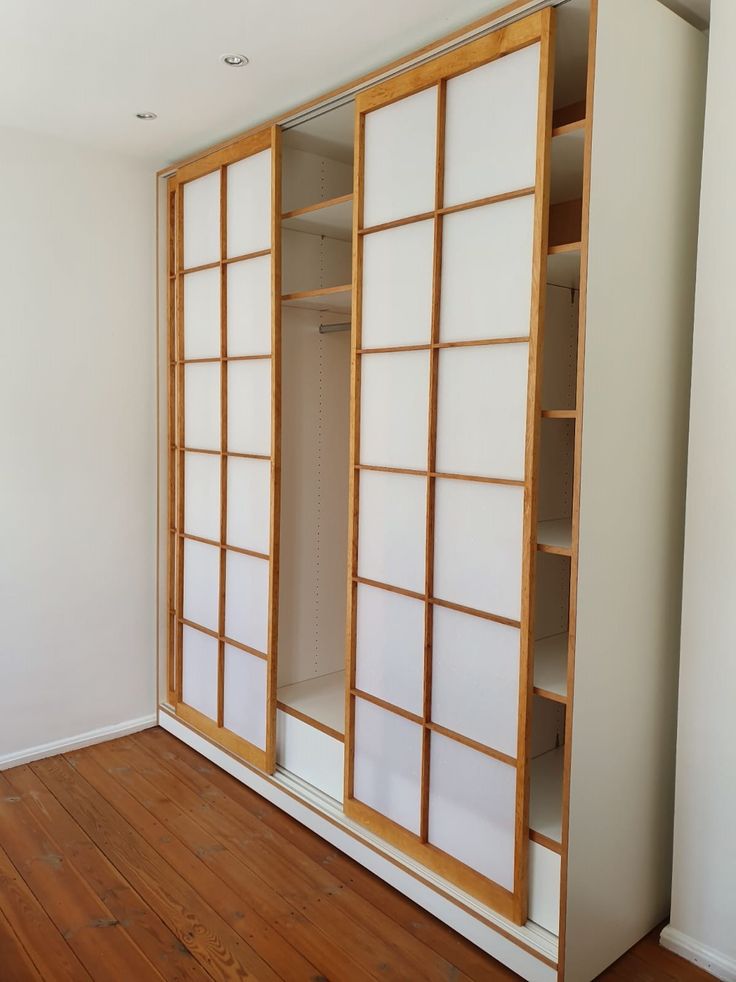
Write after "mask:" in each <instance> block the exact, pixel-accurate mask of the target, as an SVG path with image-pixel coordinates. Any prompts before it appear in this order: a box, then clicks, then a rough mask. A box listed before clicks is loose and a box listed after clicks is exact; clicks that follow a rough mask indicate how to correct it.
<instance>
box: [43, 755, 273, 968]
mask: <svg viewBox="0 0 736 982" xmlns="http://www.w3.org/2000/svg"><path fill="white" fill-rule="evenodd" d="M31 769H32V770H33V772H34V773H35V774H37V775H38V777H39V778H40V779H41V780H42V781H43V783H44V784H45V785H46V787H47V788H49V790H50V791H52V792H53V794H54V796H55V797H56V798H57V799H58V800H59V801H60V802H61V804H62V805H63V806H64V807H65V808H66V810H67V811H68V812H69V813H70V815H71V816H72V817H73V818H74V819H75V821H77V822H78V824H79V825H80V826H81V827H82V828H83V829H84V830H85V832H86V833H87V834H88V835H89V837H90V838H91V839H92V841H93V842H94V843H95V844H96V845H97V846H98V847H99V848H100V849H101V850H102V851H103V852H104V853H105V854H106V855H107V856H108V857H109V858H110V860H111V861H112V862H113V863H114V864H115V866H116V867H117V868H118V869H119V870H120V871H121V872H122V873H123V874H124V875H125V877H126V879H127V880H128V882H129V883H130V884H131V886H132V887H133V889H135V890H137V892H138V893H139V894H140V895H141V896H142V897H143V898H144V899H145V900H146V902H147V903H148V904H149V905H150V906H151V907H152V908H153V909H154V910H155V911H156V913H157V914H158V915H159V917H161V919H162V920H163V921H164V922H165V923H166V924H168V926H169V928H170V929H171V930H172V931H173V932H174V934H176V936H177V937H178V938H179V940H180V941H181V943H182V944H183V945H184V946H185V947H187V948H188V949H189V950H190V951H191V952H192V954H193V955H194V956H195V958H197V960H198V961H199V962H200V964H202V965H203V966H204V967H205V969H206V970H207V972H208V973H209V974H210V975H211V976H212V978H213V979H215V980H216V982H231V980H235V979H237V980H244V979H258V980H264V982H273V980H274V979H275V978H277V976H275V974H274V973H273V972H272V971H271V969H270V968H269V967H268V965H266V964H265V963H264V962H263V960H262V959H261V958H260V957H259V956H258V955H257V954H256V953H255V952H254V951H253V949H252V948H250V946H249V945H247V944H246V943H245V941H244V940H243V939H242V938H241V937H240V936H239V935H238V934H237V933H236V932H235V931H234V930H233V929H232V928H231V927H230V925H228V924H226V923H225V921H223V920H222V918H220V917H219V916H218V915H217V914H216V913H215V912H214V911H213V910H212V908H211V907H209V905H208V904H206V903H204V902H203V901H202V899H201V898H200V897H199V895H198V894H197V892H196V891H195V890H193V889H192V888H191V887H190V886H189V884H188V883H187V882H186V881H185V880H184V878H183V877H181V876H180V875H179V874H178V872H176V871H175V870H173V869H172V868H171V867H170V866H169V865H168V863H166V862H164V860H163V859H162V858H161V857H160V856H159V854H158V853H157V852H156V851H155V850H154V849H151V848H150V846H149V845H148V844H147V843H146V842H145V841H144V839H143V838H142V836H141V835H140V833H139V832H138V831H137V830H135V829H133V828H131V827H130V826H129V825H128V823H127V822H124V821H123V820H122V819H121V817H120V815H119V814H118V812H117V811H116V809H115V808H114V807H113V806H112V805H111V804H110V803H109V802H108V801H107V800H106V799H105V798H104V797H103V796H102V795H100V794H99V793H98V792H97V791H96V790H95V789H94V788H93V787H92V786H91V785H89V784H88V783H87V782H86V781H85V780H84V779H83V778H82V777H81V775H79V774H78V773H77V772H76V771H75V769H74V768H73V767H72V766H71V764H70V763H69V761H67V760H66V759H64V758H61V757H50V758H48V759H46V760H42V761H37V762H36V763H34V764H32V765H31ZM108 978H109V976H108Z"/></svg>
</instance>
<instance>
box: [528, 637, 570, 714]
mask: <svg viewBox="0 0 736 982" xmlns="http://www.w3.org/2000/svg"><path fill="white" fill-rule="evenodd" d="M567 643H568V637H567V635H566V634H553V635H552V636H551V637H549V638H540V639H539V640H538V641H535V643H534V692H535V693H536V695H538V696H543V697H546V698H549V699H555V700H557V701H558V702H566V701H567Z"/></svg>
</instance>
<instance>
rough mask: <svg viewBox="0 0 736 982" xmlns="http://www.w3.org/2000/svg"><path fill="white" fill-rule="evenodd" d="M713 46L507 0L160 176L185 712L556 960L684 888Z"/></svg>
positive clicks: (637, 924)
mask: <svg viewBox="0 0 736 982" xmlns="http://www.w3.org/2000/svg"><path fill="white" fill-rule="evenodd" d="M704 54H705V53H704V40H703V38H702V36H701V35H700V34H699V33H698V32H697V31H696V30H695V29H694V28H692V27H690V26H689V25H688V24H686V23H685V22H684V21H682V20H681V19H680V18H678V17H677V16H676V15H675V14H673V13H672V12H671V11H670V10H668V9H667V8H665V7H664V6H663V5H662V4H660V3H659V2H657V0H598V2H597V3H596V2H595V0H590V2H589V0H569V2H562V3H555V2H551V3H549V2H546V3H545V2H543V3H516V4H511V5H510V6H506V7H504V8H503V10H498V11H496V12H494V11H493V10H491V11H489V14H488V16H487V17H486V18H485V19H484V20H483V21H480V22H477V23H475V24H473V25H469V26H468V28H467V29H466V30H463V31H460V32H457V33H456V34H455V35H453V36H451V37H449V38H446V39H442V40H441V41H438V42H437V44H436V45H433V46H429V47H427V48H425V49H423V50H422V51H420V52H417V53H414V54H413V55H411V56H409V57H408V58H407V59H406V60H405V61H404V62H403V63H401V64H399V66H398V67H397V66H396V65H394V66H393V67H391V68H390V69H387V70H386V71H379V72H377V73H374V74H373V75H372V76H370V77H368V78H366V79H362V80H359V81H357V82H356V83H354V84H351V85H348V86H345V87H344V88H343V89H341V90H339V91H337V92H335V93H332V94H330V95H328V96H326V97H325V98H324V100H321V101H317V102H314V103H311V104H309V105H308V106H305V107H303V108H300V109H298V110H296V111H294V112H292V113H290V114H288V115H287V116H285V117H283V118H281V119H278V120H276V121H274V122H273V123H271V124H269V125H266V126H260V127H258V128H256V129H255V130H253V131H252V132H250V133H247V134H245V135H244V136H241V137H238V138H235V139H233V140H231V141H229V142H227V143H225V144H222V145H220V146H217V147H213V148H212V149H211V150H209V151H207V152H205V153H202V154H198V155H197V156H196V157H193V158H191V159H190V160H187V161H184V162H182V163H181V164H178V165H175V166H173V167H169V168H166V169H165V170H163V171H162V172H161V174H160V175H159V178H160V191H161V193H160V210H159V224H160V228H161V230H162V234H161V235H160V243H161V248H160V255H161V267H162V276H161V282H162V289H161V291H160V296H161V327H162V330H161V337H162V340H161V353H162V358H161V365H162V371H161V391H162V400H161V403H162V414H161V485H160V486H161V494H160V514H161V523H160V524H161V529H162V534H161V559H162V561H161V577H160V586H161V589H160V596H161V610H162V617H161V623H162V629H161V646H160V648H161V658H160V666H161V692H160V696H161V699H160V701H161V712H160V721H161V725H162V726H164V727H166V728H167V729H169V730H170V731H171V732H172V733H174V734H175V735H176V736H177V737H179V738H180V739H182V740H184V741H185V742H187V743H189V744H190V745H191V746H193V747H195V748H196V749H198V750H199V751H200V752H202V753H203V754H204V755H205V756H207V757H209V758H210V759H211V760H212V761H214V762H215V763H217V764H219V765H220V766H222V767H224V768H225V769H227V770H229V771H230V772H231V773H233V774H234V775H236V776H237V777H238V778H239V779H240V780H242V781H244V782H245V783H246V784H248V785H250V786H251V787H253V788H254V789H256V790H257V791H258V792H259V793H261V794H263V795H264V796H265V797H267V798H269V799H270V800H271V801H274V802H276V803H277V804H278V805H279V806H280V807H282V808H283V809H284V810H286V811H287V812H289V813H290V814H292V815H293V816H294V817H296V818H297V819H299V820H300V821H301V822H303V823H304V824H306V825H308V826H309V827H310V828H313V829H314V830H315V831H317V832H318V833H319V834H320V835H323V836H324V837H325V838H327V839H328V840H330V841H331V842H332V843H334V844H335V845H337V846H338V847H339V848H341V849H343V850H344V851H345V852H347V853H348V854H350V855H351V856H353V857H354V858H356V859H357V860H358V861H359V862H361V863H363V864H364V865H365V866H367V867H368V868H370V869H372V870H373V871H374V872H376V873H377V874H378V875H379V876H381V877H382V878H384V879H385V880H386V881H388V882H389V883H391V884H392V885H393V886H395V887H397V888H398V889H399V890H401V891H402V892H404V893H405V894H407V895H408V896H410V897H412V898H413V899H414V900H415V901H417V902H418V903H420V904H421V905H423V906H424V907H426V908H427V909H428V910H430V911H432V912H433V913H434V914H436V915H437V916H439V917H440V918H442V919H443V920H444V921H446V923H448V924H450V925H452V926H453V927H455V928H456V929H457V930H459V931H460V932H462V933H463V934H465V935H466V937H468V938H470V939H471V940H473V941H474V942H475V943H477V944H479V945H480V946H481V947H483V948H484V949H485V950H486V951H488V952H489V953H490V954H492V955H494V956H495V957H496V958H498V959H500V960H501V961H503V962H504V963H505V964H507V965H508V966H509V967H511V968H512V969H514V970H515V971H517V972H518V973H519V974H521V975H522V976H523V977H524V978H527V979H529V980H551V979H553V978H556V977H559V978H565V979H568V980H570V982H585V980H588V979H591V978H593V977H594V975H595V974H597V973H598V972H599V971H600V970H602V969H603V968H604V967H605V966H606V965H607V964H609V963H610V962H611V961H613V960H614V959H615V958H616V957H618V955H620V954H621V953H622V952H623V951H624V950H626V948H628V947H629V946H630V945H631V944H633V943H634V942H635V941H636V940H637V939H638V938H639V937H640V936H641V935H643V934H644V933H646V932H647V931H648V930H650V929H651V928H652V927H654V926H655V925H656V924H657V923H658V922H659V921H661V920H662V919H663V917H664V916H665V914H666V911H667V903H668V897H669V889H668V886H669V880H668V876H669V848H670V836H671V819H672V816H671V800H672V782H673V752H674V714H675V691H676V690H675V685H676V658H677V643H678V618H679V596H680V568H681V550H682V517H683V499H684V473H685V472H684V456H685V446H686V421H687V393H688V380H689V358H690V333H691V323H692V307H693V288H694V250H695V231H696V226H697V195H698V182H699V156H700V154H699V148H700V143H701V130H702V103H703V88H704ZM297 95H298V94H297Z"/></svg>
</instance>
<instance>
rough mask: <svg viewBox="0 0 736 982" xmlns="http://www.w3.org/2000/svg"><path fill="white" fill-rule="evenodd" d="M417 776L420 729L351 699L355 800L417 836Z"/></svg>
mask: <svg viewBox="0 0 736 982" xmlns="http://www.w3.org/2000/svg"><path fill="white" fill-rule="evenodd" d="M421 772H422V728H421V726H418V725H417V724H416V723H412V722H410V721H409V720H408V719H404V717H403V716H396V715H395V714H394V713H390V712H387V711H386V710H384V709H379V708H378V706H374V705H373V704H372V703H370V702H366V701H365V700H364V699H356V700H355V756H354V761H353V795H354V797H355V798H357V800H358V801H362V802H363V803H364V804H366V805H368V806H369V807H371V808H373V809H374V810H375V811H377V812H379V813H380V814H381V815H385V816H386V817H387V818H390V819H392V821H394V822H397V823H398V824H399V825H403V826H404V828H406V829H409V831H410V832H416V833H418V832H419V805H420V793H419V789H420V779H421Z"/></svg>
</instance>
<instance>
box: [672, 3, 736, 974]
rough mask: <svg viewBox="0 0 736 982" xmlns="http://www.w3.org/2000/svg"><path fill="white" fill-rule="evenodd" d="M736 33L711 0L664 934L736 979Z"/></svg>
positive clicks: (726, 7)
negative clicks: (670, 865) (670, 881)
mask: <svg viewBox="0 0 736 982" xmlns="http://www.w3.org/2000/svg"><path fill="white" fill-rule="evenodd" d="M735 42H736V3H734V2H733V0H713V5H712V20H711V31H710V56H709V68H708V98H707V110H706V128H705V158H704V169H703V185H702V199H701V219H700V245H699V255H698V282H697V299H696V314H695V343H694V363H693V387H692V407H691V420H690V457H689V465H688V492H687V518H686V533H685V581H684V606H683V623H682V650H681V667H680V703H679V707H680V708H679V725H678V741H677V789H676V800H675V849H674V869H673V876H674V882H673V893H672V914H671V918H672V923H671V926H670V928H668V929H667V930H666V931H665V934H664V936H663V941H664V942H665V943H666V944H667V945H668V947H675V948H676V949H677V950H680V951H681V953H683V954H686V955H688V956H689V957H691V959H692V958H699V959H700V961H701V963H702V964H707V963H708V962H710V967H711V971H714V972H718V973H719V974H720V976H721V977H722V978H732V979H736V835H735V834H734V829H735V828H736V619H735V618H734V609H735V608H736V385H734V365H735V364H736V292H735V291H734V277H735V276H736V245H735V240H734V231H733V230H734V227H735V226H736V186H735V185H734V174H736V130H734V126H733V93H734V91H735V90H736V62H734V59H733V46H734V43H735ZM709 949H710V950H709ZM719 953H720V957H721V963H720V967H719V960H718V959H719ZM729 963H730V967H729ZM729 971H730V974H729Z"/></svg>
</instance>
